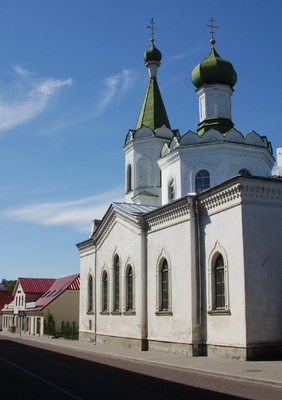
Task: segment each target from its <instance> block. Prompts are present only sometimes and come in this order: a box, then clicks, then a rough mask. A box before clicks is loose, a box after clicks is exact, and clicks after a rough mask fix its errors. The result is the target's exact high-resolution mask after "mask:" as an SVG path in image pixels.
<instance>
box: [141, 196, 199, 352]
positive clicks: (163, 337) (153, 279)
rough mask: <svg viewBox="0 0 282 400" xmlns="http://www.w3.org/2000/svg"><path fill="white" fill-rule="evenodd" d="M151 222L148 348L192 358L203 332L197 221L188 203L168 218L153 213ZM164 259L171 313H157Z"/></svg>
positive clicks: (167, 214)
mask: <svg viewBox="0 0 282 400" xmlns="http://www.w3.org/2000/svg"><path fill="white" fill-rule="evenodd" d="M170 213H171V218H169V216H170V215H169V214H170ZM148 222H149V226H150V229H149V233H148V258H147V259H148V340H149V348H153V349H159V348H163V349H166V350H169V351H172V352H176V353H177V352H181V353H183V354H186V355H192V354H193V349H192V345H193V344H197V343H198V342H199V340H200V335H201V332H200V329H199V322H198V320H197V314H198V307H199V303H197V302H198V301H199V298H198V293H197V290H198V286H197V285H198V282H197V273H196V268H197V267H196V263H195V250H196V249H195V246H194V245H195V243H194V234H195V230H194V229H195V220H194V219H193V217H192V220H191V214H190V211H189V207H188V201H187V199H185V201H184V202H183V204H182V205H181V206H180V207H178V208H177V209H175V210H174V209H173V208H172V209H171V210H167V212H166V213H165V218H163V213H160V214H159V216H158V213H157V212H155V213H153V215H152V217H148ZM164 258H165V259H166V260H167V261H168V265H169V293H170V310H169V312H162V311H160V310H159V309H158V298H159V297H160V295H161V294H160V293H159V290H160V284H159V275H160V265H161V261H162V260H163V259H164ZM180 345H181V346H180ZM180 347H181V349H180Z"/></svg>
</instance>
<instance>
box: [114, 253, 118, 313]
mask: <svg viewBox="0 0 282 400" xmlns="http://www.w3.org/2000/svg"><path fill="white" fill-rule="evenodd" d="M114 284H115V286H114V311H119V257H118V256H116V257H115V261H114Z"/></svg>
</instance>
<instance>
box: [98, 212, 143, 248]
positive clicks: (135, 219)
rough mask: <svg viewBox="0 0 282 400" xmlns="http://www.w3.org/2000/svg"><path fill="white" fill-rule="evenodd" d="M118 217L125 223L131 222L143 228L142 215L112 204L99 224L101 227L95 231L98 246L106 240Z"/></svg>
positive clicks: (132, 224) (136, 226) (133, 225)
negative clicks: (128, 211) (126, 211)
mask: <svg viewBox="0 0 282 400" xmlns="http://www.w3.org/2000/svg"><path fill="white" fill-rule="evenodd" d="M117 218H119V219H121V220H122V221H124V222H125V223H128V224H130V225H131V226H132V227H134V228H137V229H141V220H142V215H141V216H140V215H138V216H136V215H131V214H128V213H125V212H123V211H122V210H120V209H118V208H116V207H114V206H113V205H112V206H111V208H110V210H109V211H108V214H106V215H105V217H104V219H103V220H102V222H101V224H100V225H99V228H98V229H97V231H96V232H95V233H94V236H93V237H94V240H95V243H96V245H97V246H99V245H100V244H101V243H102V242H103V241H104V239H105V238H106V236H107V235H108V233H109V231H110V230H111V229H112V227H113V225H114V224H115V223H116V220H117Z"/></svg>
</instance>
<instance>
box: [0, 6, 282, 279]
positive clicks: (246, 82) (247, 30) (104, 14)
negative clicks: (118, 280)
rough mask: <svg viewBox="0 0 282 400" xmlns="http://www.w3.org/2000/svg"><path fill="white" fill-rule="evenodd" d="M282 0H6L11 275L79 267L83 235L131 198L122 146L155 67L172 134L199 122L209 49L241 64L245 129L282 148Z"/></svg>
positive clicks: (0, 69) (1, 87) (4, 254)
mask: <svg viewBox="0 0 282 400" xmlns="http://www.w3.org/2000/svg"><path fill="white" fill-rule="evenodd" d="M281 11H282V2H281V0H268V1H266V0H261V1H260V2H255V1H246V0H236V1H231V0H213V1H210V0H197V1H189V0H174V1H171V0H150V1H148V0H142V2H141V1H139V0H119V1H116V0H40V1H39V0H0V171H1V173H0V238H1V241H0V246H1V248H0V279H2V278H6V279H17V278H18V277H20V276H21V277H23V276H24V277H54V278H56V277H60V276H64V275H69V274H72V273H76V272H79V253H78V250H77V249H76V246H75V244H76V243H78V242H81V241H83V240H84V239H87V238H88V237H89V233H90V227H91V220H92V219H94V218H98V219H99V218H101V217H102V216H103V214H104V212H105V211H106V210H107V208H108V207H109V205H110V203H111V202H113V201H123V199H124V155H123V150H122V147H123V144H124V139H125V136H126V134H127V132H128V130H129V129H132V128H133V129H134V128H135V125H136V122H137V118H138V114H139V111H140V107H141V103H142V100H143V96H144V94H145V90H146V86H147V81H148V73H147V70H146V68H145V66H144V60H143V54H144V51H145V50H146V49H147V48H148V47H149V46H150V30H149V29H147V25H148V23H149V21H150V19H151V18H154V21H155V23H156V27H157V30H156V31H155V45H156V46H157V47H158V48H159V50H160V51H161V52H162V55H163V58H162V65H161V67H160V69H159V73H158V82H159V86H160V90H161V93H162V96H163V100H164V103H165V105H166V109H167V113H168V116H169V119H170V123H171V126H172V128H173V129H179V130H180V133H181V134H184V133H186V132H187V131H188V130H192V131H196V129H197V124H198V122H199V115H198V98H197V96H196V94H195V91H194V87H193V85H192V83H191V81H190V72H191V70H192V69H193V68H194V66H196V64H198V63H199V62H200V61H201V60H203V59H204V58H205V57H206V56H207V55H208V53H209V50H210V44H209V40H210V33H209V28H208V27H207V24H208V23H209V22H208V20H209V18H211V17H213V18H214V19H215V24H216V26H218V29H216V34H215V38H216V45H215V48H216V50H217V52H218V53H219V54H220V55H221V56H222V57H224V58H225V59H228V60H230V61H231V62H232V64H233V66H234V68H235V69H236V71H237V74H238V82H237V85H236V86H235V92H234V95H233V98H232V119H233V122H234V123H235V128H236V129H237V130H239V131H240V132H242V133H243V134H247V133H248V132H250V131H252V130H255V131H256V132H257V133H259V134H260V135H267V137H268V139H269V140H270V141H271V142H272V145H273V149H274V155H275V156H276V148H277V147H278V146H282V134H281V132H280V129H281V126H282V111H281V110H282V101H281V99H282V85H281V76H282V51H281V39H282V24H281Z"/></svg>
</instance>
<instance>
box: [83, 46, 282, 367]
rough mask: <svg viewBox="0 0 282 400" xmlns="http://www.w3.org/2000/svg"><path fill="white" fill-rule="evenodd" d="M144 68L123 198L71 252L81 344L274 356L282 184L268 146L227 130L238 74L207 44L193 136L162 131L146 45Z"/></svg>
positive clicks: (278, 349)
mask: <svg viewBox="0 0 282 400" xmlns="http://www.w3.org/2000/svg"><path fill="white" fill-rule="evenodd" d="M144 59H145V65H146V67H147V68H148V72H149V82H148V87H147V90H146V94H145V97H144V101H143V104H142V107H141V111H140V114H139V118H138V121H137V125H136V128H135V129H131V130H129V132H128V133H127V135H126V137H125V143H124V148H123V149H124V154H125V201H124V202H123V203H112V204H111V205H110V206H109V209H108V211H107V212H106V214H105V215H104V217H103V218H102V220H101V221H98V220H94V221H93V229H92V232H91V236H90V238H88V239H86V240H85V241H83V242H81V243H79V244H77V248H78V250H79V252H80V280H81V284H80V322H79V337H80V340H83V341H93V342H94V343H97V344H106V345H112V346H121V347H125V348H132V349H140V350H149V351H150V350H158V351H164V352H173V353H177V354H182V355H186V356H198V355H207V356H210V357H228V358H235V359H241V360H251V359H259V358H263V357H273V356H281V355H282V246H281V243H280V240H281V239H282V180H281V179H279V176H275V177H274V176H271V174H272V168H273V165H274V161H275V159H274V157H273V152H272V147H271V144H270V142H269V141H268V139H267V138H266V137H265V136H260V135H259V134H257V133H256V132H254V131H252V132H250V133H247V134H242V133H241V132H238V131H237V130H236V129H235V128H234V126H233V125H234V124H233V122H232V120H231V108H232V107H231V97H232V94H233V87H234V86H235V84H236V80H237V75H236V72H235V70H234V68H233V66H232V64H231V63H230V62H229V61H227V60H225V59H223V58H222V57H220V56H219V54H218V53H217V51H216V50H215V40H214V39H212V40H211V50H210V53H209V55H208V56H207V57H206V58H205V59H204V60H203V61H202V62H200V63H199V64H198V65H197V66H196V67H195V68H194V69H193V71H192V73H191V79H192V82H193V84H194V85H195V87H196V93H197V95H198V98H199V113H200V118H199V124H198V129H197V132H192V131H188V132H187V133H186V134H184V135H181V134H180V133H179V131H178V130H174V129H172V128H171V126H170V123H169V119H168V116H167V113H166V109H165V106H164V103H163V100H162V97H161V94H160V90H159V87H158V82H157V72H158V68H159V66H160V61H161V52H160V51H159V50H158V49H157V48H156V47H155V45H154V40H153V38H152V39H151V46H150V47H149V48H148V50H147V51H146V52H145V54H144ZM277 154H278V175H279V172H282V167H280V163H279V159H280V156H279V149H278V152H277ZM281 158H282V155H281ZM280 170H281V171H280ZM281 175H282V173H281ZM93 217H95V216H93Z"/></svg>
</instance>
